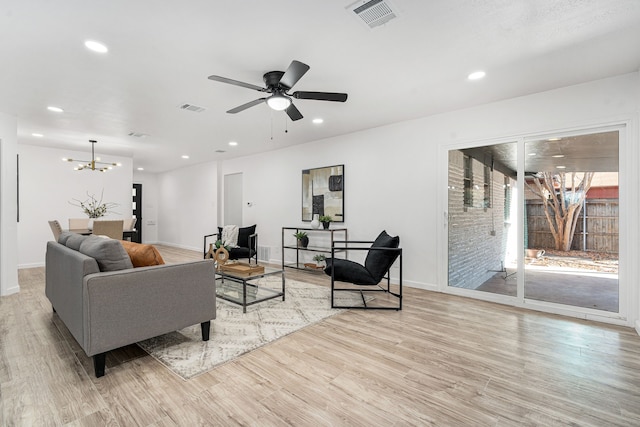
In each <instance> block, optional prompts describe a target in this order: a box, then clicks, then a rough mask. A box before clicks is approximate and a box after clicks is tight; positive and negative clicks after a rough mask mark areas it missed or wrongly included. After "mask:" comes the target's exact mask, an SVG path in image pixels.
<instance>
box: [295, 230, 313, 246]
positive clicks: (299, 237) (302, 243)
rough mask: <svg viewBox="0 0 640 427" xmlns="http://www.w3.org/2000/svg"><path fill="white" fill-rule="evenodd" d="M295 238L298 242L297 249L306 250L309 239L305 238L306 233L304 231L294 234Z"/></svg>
mask: <svg viewBox="0 0 640 427" xmlns="http://www.w3.org/2000/svg"><path fill="white" fill-rule="evenodd" d="M294 236H295V238H296V239H297V240H298V247H299V248H306V247H307V246H308V245H309V237H307V233H306V232H304V231H298V232H297V233H295V234H294Z"/></svg>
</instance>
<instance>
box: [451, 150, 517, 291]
mask: <svg viewBox="0 0 640 427" xmlns="http://www.w3.org/2000/svg"><path fill="white" fill-rule="evenodd" d="M448 175H449V177H448V245H449V248H448V258H449V259H448V286H450V287H456V288H465V289H473V290H477V291H482V292H491V293H496V294H502V295H509V296H515V295H516V292H517V290H516V289H517V286H516V284H517V282H516V276H517V274H516V272H517V256H518V250H517V234H516V219H517V213H516V209H517V207H518V201H517V199H518V197H517V188H516V179H517V143H516V142H509V143H502V144H495V145H490V146H484V147H475V148H468V149H459V150H450V151H449V171H448Z"/></svg>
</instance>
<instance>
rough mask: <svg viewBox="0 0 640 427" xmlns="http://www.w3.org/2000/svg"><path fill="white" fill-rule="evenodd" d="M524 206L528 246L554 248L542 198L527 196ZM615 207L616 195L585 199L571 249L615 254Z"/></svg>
mask: <svg viewBox="0 0 640 427" xmlns="http://www.w3.org/2000/svg"><path fill="white" fill-rule="evenodd" d="M526 206H527V236H528V239H529V241H528V246H529V248H535V249H553V248H555V241H554V240H553V236H552V235H551V231H549V224H548V223H547V218H546V216H545V215H544V210H543V209H544V208H543V205H542V201H541V200H527V204H526ZM618 207H619V205H618V199H587V200H586V202H585V206H583V208H582V212H580V218H579V219H578V224H577V225H576V233H575V235H574V237H573V243H572V244H571V249H573V250H578V251H596V252H608V253H615V254H617V253H618V239H619V233H618V230H619V224H620V223H619V221H618V212H619V209H618ZM585 213H586V217H585Z"/></svg>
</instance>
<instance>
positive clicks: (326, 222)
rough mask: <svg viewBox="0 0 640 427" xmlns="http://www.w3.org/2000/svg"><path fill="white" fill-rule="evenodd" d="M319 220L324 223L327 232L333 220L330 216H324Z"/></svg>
mask: <svg viewBox="0 0 640 427" xmlns="http://www.w3.org/2000/svg"><path fill="white" fill-rule="evenodd" d="M318 220H319V221H320V222H321V223H322V228H324V229H325V230H326V229H328V228H329V224H331V221H333V218H332V217H330V216H329V215H322V216H321V217H320V218H319V219H318Z"/></svg>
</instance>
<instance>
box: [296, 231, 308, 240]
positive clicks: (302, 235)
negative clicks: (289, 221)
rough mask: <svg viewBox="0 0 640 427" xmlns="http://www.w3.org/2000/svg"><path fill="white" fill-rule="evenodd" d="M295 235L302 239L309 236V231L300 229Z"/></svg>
mask: <svg viewBox="0 0 640 427" xmlns="http://www.w3.org/2000/svg"><path fill="white" fill-rule="evenodd" d="M293 236H294V237H295V238H296V239H298V240H302V239H304V238H305V237H307V233H306V232H305V231H298V232H297V233H294V234H293Z"/></svg>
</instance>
